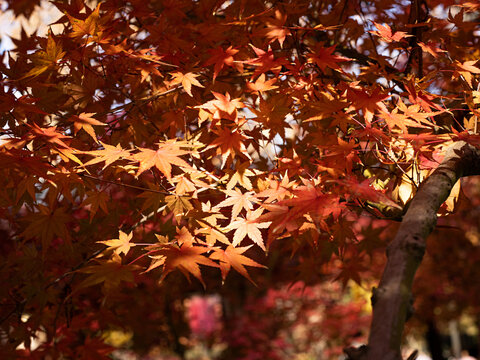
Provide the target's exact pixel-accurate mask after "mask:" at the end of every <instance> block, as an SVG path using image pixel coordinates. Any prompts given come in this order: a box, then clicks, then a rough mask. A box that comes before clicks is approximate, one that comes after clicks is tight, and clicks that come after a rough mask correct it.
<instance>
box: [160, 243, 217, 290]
mask: <svg viewBox="0 0 480 360" xmlns="http://www.w3.org/2000/svg"><path fill="white" fill-rule="evenodd" d="M208 250H209V248H207V247H204V246H193V245H191V244H190V243H184V244H183V245H182V246H181V247H177V246H175V245H170V244H166V245H164V246H163V247H162V248H160V249H159V250H158V251H157V253H158V255H163V256H165V261H164V263H163V272H162V276H161V278H160V280H159V281H160V282H161V281H163V280H164V279H165V277H166V276H167V275H168V274H169V273H171V272H172V271H174V270H175V269H178V270H180V271H181V272H182V273H183V274H184V275H185V276H186V277H187V279H189V274H191V275H193V276H194V277H196V278H197V279H198V280H199V281H200V282H201V283H202V285H203V287H205V283H204V282H203V278H202V273H201V272H200V267H199V265H207V266H211V267H219V266H218V264H216V263H215V262H213V261H212V260H210V259H209V258H207V257H205V256H203V255H202V254H204V253H206V252H207V251H208Z"/></svg>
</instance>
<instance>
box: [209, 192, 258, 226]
mask: <svg viewBox="0 0 480 360" xmlns="http://www.w3.org/2000/svg"><path fill="white" fill-rule="evenodd" d="M224 193H225V194H226V195H227V196H228V197H227V198H226V199H225V200H223V201H222V202H221V203H219V204H218V205H216V206H215V208H222V207H226V206H233V208H232V219H235V218H236V217H237V216H238V214H240V211H242V209H245V210H246V211H249V210H252V209H253V204H255V203H257V202H258V200H257V199H256V198H255V193H254V192H253V191H249V192H246V193H242V192H241V191H240V189H238V188H235V189H234V190H225V191H224ZM215 208H214V209H215Z"/></svg>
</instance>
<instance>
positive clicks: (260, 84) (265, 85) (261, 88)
mask: <svg viewBox="0 0 480 360" xmlns="http://www.w3.org/2000/svg"><path fill="white" fill-rule="evenodd" d="M276 82H277V79H276V78H273V79H270V80H267V81H265V74H261V75H260V76H259V77H258V78H257V80H255V82H248V83H247V91H250V92H256V93H259V94H261V93H262V92H265V91H269V90H273V89H277V88H278V86H273V84H275V83H276Z"/></svg>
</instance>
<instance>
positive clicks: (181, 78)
mask: <svg viewBox="0 0 480 360" xmlns="http://www.w3.org/2000/svg"><path fill="white" fill-rule="evenodd" d="M171 75H172V76H173V79H172V80H171V81H170V85H177V84H182V86H183V88H184V89H185V91H186V93H187V94H188V95H190V96H192V97H193V95H192V85H193V86H198V87H202V88H203V87H204V86H203V85H202V84H200V83H199V82H198V80H197V79H196V78H197V77H198V76H199V75H196V74H194V73H191V72H189V73H186V74H183V73H181V72H180V71H177V72H174V73H172V74H171Z"/></svg>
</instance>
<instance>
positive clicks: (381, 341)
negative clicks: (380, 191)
mask: <svg viewBox="0 0 480 360" xmlns="http://www.w3.org/2000/svg"><path fill="white" fill-rule="evenodd" d="M479 174H480V151H479V150H477V149H476V148H474V147H472V146H470V145H468V144H467V143H465V142H458V143H456V144H454V145H453V146H452V147H451V148H450V149H449V150H448V151H447V154H446V156H445V159H444V160H443V162H442V163H441V164H440V166H439V167H438V168H437V169H436V170H435V171H434V172H433V173H432V175H430V176H429V177H428V179H427V180H426V181H425V182H424V183H423V184H422V185H421V186H420V188H419V190H418V192H417V194H416V195H415V197H414V198H413V200H412V201H411V204H410V207H409V209H408V211H407V212H406V214H405V216H404V218H403V220H402V223H401V225H400V228H399V230H398V233H397V235H396V236H395V238H394V240H393V241H392V242H391V243H390V244H389V246H388V248H387V264H386V267H385V269H384V272H383V276H382V279H381V281H380V285H379V287H378V289H375V290H374V293H373V296H372V305H373V319H372V325H371V332H370V338H369V344H368V350H367V354H366V355H367V359H368V360H400V359H401V354H400V343H401V339H402V333H403V328H404V325H405V321H406V320H407V318H408V316H409V315H410V314H411V307H412V305H411V304H412V282H413V277H414V275H415V272H416V271H417V268H418V266H419V265H420V262H421V261H422V258H423V254H424V252H425V247H426V238H427V236H428V235H429V234H430V233H431V232H432V230H433V229H434V227H435V225H436V222H437V212H438V209H439V208H440V206H441V205H442V203H443V202H444V201H445V200H446V199H447V197H448V196H449V194H450V191H451V189H452V187H453V185H455V183H456V182H457V181H458V180H459V178H461V177H462V176H468V175H479Z"/></svg>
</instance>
